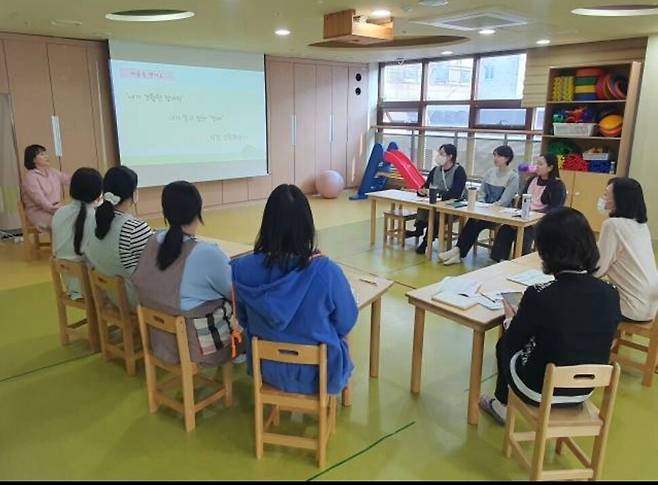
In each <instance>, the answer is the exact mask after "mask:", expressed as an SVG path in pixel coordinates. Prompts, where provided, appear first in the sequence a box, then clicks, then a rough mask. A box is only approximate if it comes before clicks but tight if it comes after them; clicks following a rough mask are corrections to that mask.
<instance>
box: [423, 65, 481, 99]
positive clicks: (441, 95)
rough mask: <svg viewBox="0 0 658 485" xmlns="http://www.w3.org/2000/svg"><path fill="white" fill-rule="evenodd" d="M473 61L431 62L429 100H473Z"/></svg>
mask: <svg viewBox="0 0 658 485" xmlns="http://www.w3.org/2000/svg"><path fill="white" fill-rule="evenodd" d="M472 78H473V59H471V58H468V59H456V60H450V61H440V62H430V63H429V64H428V78H427V99H428V100H431V101H463V100H468V99H471V80H472Z"/></svg>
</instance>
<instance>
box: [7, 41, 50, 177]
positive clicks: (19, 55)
mask: <svg viewBox="0 0 658 485" xmlns="http://www.w3.org/2000/svg"><path fill="white" fill-rule="evenodd" d="M4 44H5V55H6V61H7V73H8V79H9V89H10V91H11V96H12V102H13V107H14V121H15V128H16V140H17V144H18V158H19V160H20V163H19V165H20V166H21V167H23V162H22V160H23V151H24V150H25V147H26V146H28V145H31V144H33V143H37V144H39V145H43V146H45V147H46V149H47V150H48V153H49V155H50V163H51V165H52V166H53V167H55V168H60V166H59V161H58V159H57V157H56V156H55V145H54V140H53V131H52V120H51V116H52V114H53V99H52V92H51V88H50V72H49V69H48V53H47V49H46V43H45V41H43V40H41V39H38V40H30V39H27V40H17V39H8V40H5V41H4ZM23 170H24V169H23V168H21V171H23Z"/></svg>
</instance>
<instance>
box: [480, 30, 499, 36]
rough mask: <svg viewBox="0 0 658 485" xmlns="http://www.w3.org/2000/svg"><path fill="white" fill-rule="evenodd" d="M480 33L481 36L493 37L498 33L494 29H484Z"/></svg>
mask: <svg viewBox="0 0 658 485" xmlns="http://www.w3.org/2000/svg"><path fill="white" fill-rule="evenodd" d="M479 33H480V35H492V34H495V33H496V31H495V30H494V29H482V30H481V31H480V32H479Z"/></svg>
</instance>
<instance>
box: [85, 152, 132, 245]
mask: <svg viewBox="0 0 658 485" xmlns="http://www.w3.org/2000/svg"><path fill="white" fill-rule="evenodd" d="M136 189H137V174H136V173H135V172H134V171H133V170H131V169H129V168H128V167H125V166H123V165H121V166H119V167H112V168H110V169H109V170H108V171H107V172H106V173H105V177H104V178H103V192H105V193H107V192H111V193H112V194H114V195H116V196H117V197H119V199H120V200H119V202H118V204H121V203H122V202H123V201H125V200H127V199H131V198H132V197H133V195H134V194H135V190H136ZM118 204H117V205H118ZM113 219H114V205H112V203H110V202H109V201H107V200H105V201H103V203H102V204H101V205H100V206H99V207H98V208H97V209H96V231H95V234H96V237H97V238H98V239H103V238H104V237H105V236H107V233H108V232H110V227H112V220H113Z"/></svg>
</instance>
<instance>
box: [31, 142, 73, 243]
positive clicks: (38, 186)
mask: <svg viewBox="0 0 658 485" xmlns="http://www.w3.org/2000/svg"><path fill="white" fill-rule="evenodd" d="M24 164H25V168H26V169H27V173H26V174H25V176H24V177H23V186H22V191H21V192H22V197H23V205H24V206H25V215H26V217H27V219H28V220H29V221H30V222H31V223H32V224H33V225H34V226H35V227H36V228H37V229H38V230H40V231H46V230H49V229H50V225H51V221H52V218H53V214H54V213H55V211H56V210H57V209H59V208H60V206H61V203H62V198H63V192H62V186H63V185H68V184H69V181H70V180H71V176H70V175H67V174H65V173H62V172H60V171H59V170H55V169H54V168H52V167H51V166H50V163H49V162H48V153H46V149H45V147H42V146H41V145H30V146H29V147H27V148H26V149H25V160H24Z"/></svg>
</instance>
